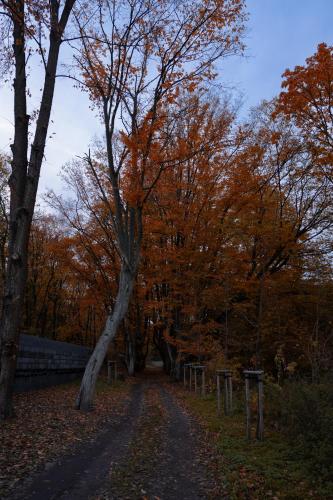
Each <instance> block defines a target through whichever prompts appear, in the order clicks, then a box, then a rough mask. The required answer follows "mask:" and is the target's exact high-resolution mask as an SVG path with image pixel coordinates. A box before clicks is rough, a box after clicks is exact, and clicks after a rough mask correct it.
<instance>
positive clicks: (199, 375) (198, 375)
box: [183, 363, 206, 396]
mask: <svg viewBox="0 0 333 500" xmlns="http://www.w3.org/2000/svg"><path fill="white" fill-rule="evenodd" d="M205 370H206V367H205V366H204V365H200V364H197V363H185V364H184V365H183V373H184V387H185V388H186V387H187V385H188V387H189V390H190V391H192V388H193V383H194V392H195V393H197V392H198V390H200V387H199V380H200V381H201V391H200V392H201V395H202V396H205V395H206V373H205ZM187 374H188V375H189V376H188V377H187Z"/></svg>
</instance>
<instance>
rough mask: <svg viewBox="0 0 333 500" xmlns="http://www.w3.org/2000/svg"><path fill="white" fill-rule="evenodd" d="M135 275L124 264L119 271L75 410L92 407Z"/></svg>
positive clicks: (129, 296)
mask: <svg viewBox="0 0 333 500" xmlns="http://www.w3.org/2000/svg"><path fill="white" fill-rule="evenodd" d="M134 281H135V275H134V274H133V272H131V271H130V270H129V269H128V268H127V266H126V265H125V264H122V267H121V271H120V279H119V287H118V293H117V297H116V301H115V305H114V309H113V312H112V314H110V315H109V316H108V317H107V320H106V324H105V327H104V331H103V333H102V335H101V336H100V338H99V340H98V342H97V344H96V347H95V349H94V352H93V353H92V355H91V357H90V359H89V361H88V363H87V366H86V369H85V372H84V375H83V379H82V382H81V387H80V392H79V394H78V397H77V400H76V408H77V409H79V410H84V411H89V410H91V409H92V406H93V398H94V394H95V386H96V382H97V377H98V374H99V372H100V369H101V367H102V364H103V361H104V359H105V356H106V354H107V351H108V348H109V345H110V343H111V341H112V340H113V339H114V337H115V335H116V333H117V330H118V327H119V325H120V323H121V322H122V320H123V319H124V317H125V314H126V313H127V310H128V305H129V301H130V298H131V294H132V290H133V286H134Z"/></svg>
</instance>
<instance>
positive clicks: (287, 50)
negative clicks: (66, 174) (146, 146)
mask: <svg viewBox="0 0 333 500" xmlns="http://www.w3.org/2000/svg"><path fill="white" fill-rule="evenodd" d="M247 7H248V11H249V21H248V32H247V35H246V45H247V49H246V57H245V58H239V57H237V58H236V57H234V58H230V59H229V60H227V61H223V62H222V63H220V64H219V71H220V73H221V78H222V81H223V82H224V83H227V84H228V86H230V87H235V88H236V89H237V91H239V92H241V93H242V95H243V102H244V104H243V108H242V112H241V113H242V116H246V113H247V111H248V109H249V108H250V107H252V106H255V105H257V104H259V102H260V101H261V100H262V99H270V98H272V97H273V96H274V95H276V94H277V93H278V92H279V90H280V84H281V74H282V73H283V71H284V70H285V69H286V68H287V67H289V68H293V67H294V66H295V65H297V64H303V63H304V61H305V58H306V57H308V56H310V55H312V54H313V53H314V52H315V50H316V47H317V45H318V43H320V42H326V43H327V44H329V45H333V28H332V20H333V0H247ZM37 76H38V75H36V77H37ZM36 79H37V78H36ZM36 88H37V89H38V88H39V85H38V83H37V82H36ZM88 106H89V100H88V98H87V96H86V95H82V94H80V93H79V92H78V91H75V90H74V89H72V86H71V83H70V82H69V81H58V85H57V88H56V96H55V101H54V108H53V109H54V110H53V116H52V118H53V120H54V124H53V125H52V127H51V132H55V135H54V137H53V138H52V139H51V140H50V141H49V142H48V144H47V150H46V162H45V163H44V165H43V172H42V177H41V184H40V192H43V191H44V190H45V189H46V188H55V189H56V190H59V189H60V188H61V181H60V179H59V176H58V173H59V170H60V168H61V166H62V165H63V164H64V163H65V162H66V161H68V160H70V159H71V158H72V157H74V156H75V155H82V154H83V153H84V152H85V151H87V149H88V146H89V142H90V141H91V140H92V138H93V136H94V135H96V134H98V133H99V131H100V130H101V128H100V125H99V124H98V120H97V119H96V117H95V114H94V113H93V112H92V111H90V110H89V108H88ZM12 115H13V111H12V92H11V91H10V90H9V89H8V88H5V87H0V150H2V151H3V150H6V151H8V146H9V144H10V139H11V137H12V135H13V133H12V132H13V127H12V121H13V116H12Z"/></svg>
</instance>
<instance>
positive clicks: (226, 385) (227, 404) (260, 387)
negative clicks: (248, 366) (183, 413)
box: [183, 363, 264, 441]
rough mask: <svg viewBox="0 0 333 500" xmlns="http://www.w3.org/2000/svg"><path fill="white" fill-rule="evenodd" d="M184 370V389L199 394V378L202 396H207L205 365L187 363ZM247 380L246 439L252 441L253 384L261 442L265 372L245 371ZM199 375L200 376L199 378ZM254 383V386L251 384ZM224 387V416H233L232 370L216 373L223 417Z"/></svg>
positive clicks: (218, 407)
mask: <svg viewBox="0 0 333 500" xmlns="http://www.w3.org/2000/svg"><path fill="white" fill-rule="evenodd" d="M183 370H184V372H183V373H184V387H185V388H186V387H188V388H189V390H190V391H192V389H193V383H194V392H195V393H197V392H198V390H200V387H199V384H198V378H199V377H200V375H201V377H200V380H201V391H200V392H201V394H202V396H205V394H206V380H205V376H206V373H205V370H206V367H205V366H204V365H200V364H198V363H185V364H184V365H183ZM243 373H244V378H245V408H246V437H247V439H251V421H252V418H251V417H252V415H251V385H253V382H254V383H255V385H256V388H257V396H258V397H257V412H256V418H257V422H256V424H257V425H256V438H257V439H258V440H259V441H262V440H263V439H264V372H263V370H244V372H243ZM198 374H200V375H199V376H198ZM251 382H252V384H251ZM222 385H223V393H224V396H223V403H224V405H223V407H224V414H225V415H231V414H232V410H233V407H232V373H231V370H217V371H216V386H217V411H218V414H219V415H221V407H222V404H221V403H222V397H221V395H222Z"/></svg>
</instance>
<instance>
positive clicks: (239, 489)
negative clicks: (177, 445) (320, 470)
mask: <svg viewBox="0 0 333 500" xmlns="http://www.w3.org/2000/svg"><path fill="white" fill-rule="evenodd" d="M184 397H185V400H186V402H187V404H188V405H189V407H190V408H191V409H192V411H193V412H194V413H195V414H196V415H197V416H198V417H199V419H200V421H201V422H202V424H203V426H204V428H205V429H207V430H208V431H209V433H210V434H211V436H212V438H213V439H214V441H215V444H216V447H217V450H218V451H219V456H220V463H219V467H220V470H221V477H224V478H225V479H226V481H227V483H228V489H229V493H230V498H231V499H238V498H247V499H252V498H253V499H267V498H275V499H300V498H303V499H306V498H317V499H330V498H333V493H332V491H333V489H332V488H333V483H329V482H328V481H324V480H321V479H320V477H318V475H317V476H316V477H314V476H313V475H311V474H310V473H309V463H308V462H307V461H306V459H304V458H303V457H301V456H300V455H299V453H298V454H296V453H294V452H293V448H292V446H291V445H290V442H289V441H288V439H287V438H286V437H285V436H284V435H283V434H282V433H280V432H277V431H274V430H272V429H269V428H267V426H266V429H265V440H264V441H261V442H259V441H257V440H255V439H254V438H253V440H251V441H248V440H247V439H246V437H245V411H244V410H242V408H241V402H240V401H238V402H237V401H236V404H235V406H236V411H235V412H234V414H233V415H232V416H224V415H222V416H220V417H218V416H217V409H216V399H215V397H213V396H207V397H206V398H204V399H202V398H200V397H197V396H194V395H190V394H188V393H187V394H186V393H185V394H184ZM252 435H253V436H255V428H254V427H253V429H252Z"/></svg>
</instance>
